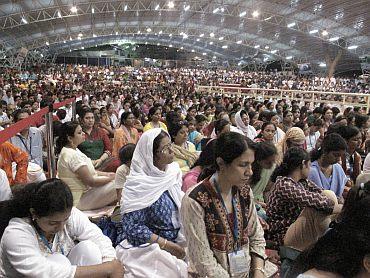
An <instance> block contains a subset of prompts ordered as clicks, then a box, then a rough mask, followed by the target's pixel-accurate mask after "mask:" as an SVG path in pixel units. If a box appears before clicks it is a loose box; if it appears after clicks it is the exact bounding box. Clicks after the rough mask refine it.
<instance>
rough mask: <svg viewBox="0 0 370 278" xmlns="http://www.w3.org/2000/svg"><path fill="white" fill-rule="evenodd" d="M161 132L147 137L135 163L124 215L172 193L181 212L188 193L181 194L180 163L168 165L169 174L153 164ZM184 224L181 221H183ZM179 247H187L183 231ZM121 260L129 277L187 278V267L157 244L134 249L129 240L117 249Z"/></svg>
mask: <svg viewBox="0 0 370 278" xmlns="http://www.w3.org/2000/svg"><path fill="white" fill-rule="evenodd" d="M162 131H163V130H162V129H160V128H154V129H150V130H148V131H146V132H144V133H143V135H142V136H141V138H140V140H139V142H138V143H137V146H136V149H135V151H134V155H133V158H132V162H131V168H130V174H129V176H128V177H127V180H126V183H125V185H124V189H123V191H122V198H121V214H122V215H124V214H126V213H129V212H132V211H136V210H140V209H144V208H146V207H149V206H151V205H152V204H153V203H155V202H156V201H157V200H158V199H159V198H160V197H161V195H162V194H163V193H164V192H165V191H168V192H169V194H170V196H171V198H172V200H173V201H174V203H175V204H176V206H177V208H178V211H180V208H181V200H182V197H183V196H184V193H183V192H182V191H181V185H182V174H181V170H180V167H179V166H178V164H177V163H176V162H172V163H171V164H169V165H167V168H166V170H165V171H161V170H159V169H158V168H157V167H155V166H154V164H153V141H154V139H155V138H156V137H157V136H158V135H159V134H160V133H161V132H162ZM178 219H180V216H178ZM179 222H180V221H179ZM176 243H178V244H179V245H181V246H185V237H184V236H183V227H182V224H181V222H180V231H179V234H178V237H177V239H176ZM116 252H117V257H118V259H119V260H120V261H121V262H122V263H123V264H124V266H125V268H126V271H125V277H135V278H137V277H143V278H144V277H158V278H160V277H161V278H162V277H171V278H172V277H173V278H176V277H178V278H180V277H181V278H182V277H187V275H188V274H187V272H188V270H187V268H188V267H187V264H186V263H185V262H184V261H183V260H179V259H177V258H176V257H175V256H173V255H171V254H170V253H169V252H167V251H165V250H162V249H161V248H160V247H159V245H158V244H157V243H153V244H149V243H148V244H143V245H140V246H138V247H134V246H132V245H131V244H130V243H129V242H128V241H127V240H124V241H122V242H121V243H120V244H119V245H118V246H117V247H116Z"/></svg>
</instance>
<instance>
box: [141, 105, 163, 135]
mask: <svg viewBox="0 0 370 278" xmlns="http://www.w3.org/2000/svg"><path fill="white" fill-rule="evenodd" d="M148 117H149V120H150V122H149V123H147V124H146V125H145V126H144V132H145V131H147V130H149V129H152V128H161V129H163V130H164V131H167V126H166V125H165V124H164V123H162V122H161V121H160V120H161V117H162V107H160V106H153V107H152V108H150V109H149V114H148Z"/></svg>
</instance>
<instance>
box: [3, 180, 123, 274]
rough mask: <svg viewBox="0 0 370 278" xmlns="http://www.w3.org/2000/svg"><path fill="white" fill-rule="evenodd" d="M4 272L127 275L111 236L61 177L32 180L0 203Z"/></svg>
mask: <svg viewBox="0 0 370 278" xmlns="http://www.w3.org/2000/svg"><path fill="white" fill-rule="evenodd" d="M0 214H1V217H0V218H1V224H0V236H2V238H1V243H0V276H1V277H9V278H12V277H14V278H15V277H35V278H47V277H56V278H67V277H69V278H72V277H75V278H78V277H81V278H82V277H102V278H103V277H123V266H122V265H121V263H120V262H119V261H117V260H116V252H115V250H114V248H113V247H112V243H111V241H110V240H109V238H108V237H106V236H104V235H103V233H102V232H101V230H100V229H99V228H98V227H97V226H96V225H94V224H92V223H91V222H90V221H89V219H88V218H87V217H86V216H85V215H84V214H83V213H82V212H81V211H79V210H78V209H76V208H74V207H73V196H72V193H71V191H70V189H69V188H68V186H67V185H66V184H65V183H64V182H63V181H61V180H59V179H50V180H46V181H43V182H40V183H34V184H28V185H26V186H24V187H21V188H20V189H18V190H17V191H15V192H14V196H13V198H12V199H10V200H8V201H4V202H1V203H0Z"/></svg>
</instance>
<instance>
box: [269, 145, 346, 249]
mask: <svg viewBox="0 0 370 278" xmlns="http://www.w3.org/2000/svg"><path fill="white" fill-rule="evenodd" d="M310 167H311V162H310V157H309V155H308V153H307V152H306V151H305V150H302V149H300V148H297V147H293V148H290V149H289V150H288V151H287V153H286V154H285V156H284V160H283V162H282V164H281V165H280V166H279V167H277V168H276V170H275V172H274V174H273V178H272V179H273V180H275V179H276V182H275V184H274V186H273V189H272V191H271V194H270V196H269V198H268V202H267V210H266V211H267V217H268V223H269V226H270V229H269V230H268V231H267V234H266V238H267V239H269V240H271V241H272V242H273V244H274V246H275V247H276V248H278V247H280V246H282V245H284V246H287V247H290V248H293V249H295V250H299V251H302V250H304V249H305V248H307V247H308V246H309V245H311V244H313V243H314V242H316V240H317V239H318V238H319V237H320V236H322V234H323V233H324V232H325V231H326V229H327V228H328V226H329V224H330V221H331V218H330V217H331V214H336V213H339V212H340V210H341V205H338V202H337V198H336V197H335V194H334V193H333V192H331V191H329V190H327V191H323V190H322V189H320V188H318V187H317V186H316V185H315V184H313V183H312V182H310V181H308V180H307V177H308V173H309V172H310Z"/></svg>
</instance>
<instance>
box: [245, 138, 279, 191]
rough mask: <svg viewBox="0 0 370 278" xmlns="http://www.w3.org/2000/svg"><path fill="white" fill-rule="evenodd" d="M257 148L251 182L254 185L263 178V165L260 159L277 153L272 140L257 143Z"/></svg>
mask: <svg viewBox="0 0 370 278" xmlns="http://www.w3.org/2000/svg"><path fill="white" fill-rule="evenodd" d="M255 148H256V149H255V152H254V162H253V164H252V170H253V175H252V177H251V184H253V185H255V184H257V182H259V180H260V179H261V172H262V167H261V165H260V161H262V160H265V159H267V158H269V157H271V156H273V155H276V154H277V149H276V147H275V145H274V144H272V143H270V142H260V143H256V144H255Z"/></svg>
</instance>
